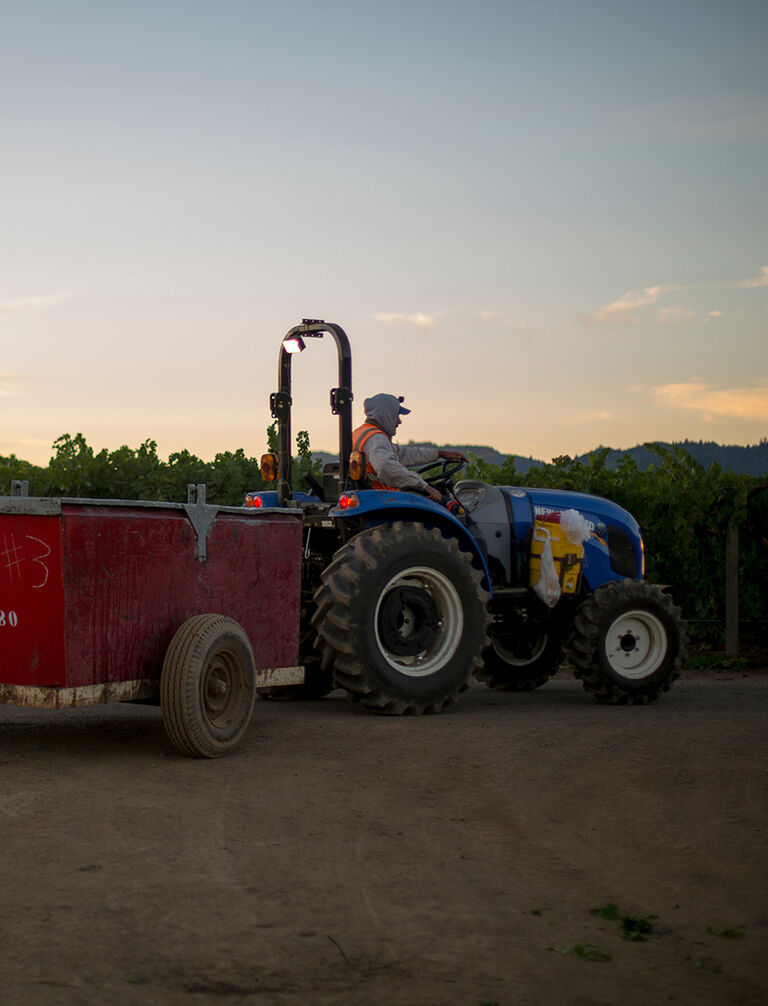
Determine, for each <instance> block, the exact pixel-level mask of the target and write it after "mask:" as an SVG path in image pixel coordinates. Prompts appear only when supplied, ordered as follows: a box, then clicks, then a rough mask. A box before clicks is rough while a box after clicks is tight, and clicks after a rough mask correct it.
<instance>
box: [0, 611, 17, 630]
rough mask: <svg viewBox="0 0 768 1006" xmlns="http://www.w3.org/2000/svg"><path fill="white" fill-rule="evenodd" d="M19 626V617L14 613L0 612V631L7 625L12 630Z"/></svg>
mask: <svg viewBox="0 0 768 1006" xmlns="http://www.w3.org/2000/svg"><path fill="white" fill-rule="evenodd" d="M18 624H19V616H18V615H17V614H16V612H15V611H8V612H5V611H0V629H2V628H3V627H4V626H6V625H9V626H10V627H11V628H12V629H15V628H16V626H17V625H18Z"/></svg>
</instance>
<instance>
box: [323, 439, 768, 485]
mask: <svg viewBox="0 0 768 1006" xmlns="http://www.w3.org/2000/svg"><path fill="white" fill-rule="evenodd" d="M408 443H409V445H410V446H414V447H434V446H435V445H434V444H431V443H426V442H416V441H413V440H410V441H409V442H408ZM443 446H444V447H445V448H446V449H447V450H450V451H461V452H462V453H463V454H467V455H470V454H474V455H475V457H478V458H480V459H481V461H486V462H487V463H488V464H491V465H495V466H496V467H499V466H500V465H502V464H503V463H504V462H505V461H506V460H507V458H508V457H509V455H508V454H502V453H501V452H500V451H497V450H496V449H495V448H493V447H486V446H484V445H478V444H445V445H443ZM661 446H662V447H666V448H668V449H669V448H671V447H682V448H683V450H685V451H687V452H688V453H689V454H690V455H691V457H692V458H694V459H695V460H696V461H698V462H699V464H702V465H704V467H705V468H709V466H710V465H711V464H713V463H715V462H716V463H717V464H718V465H720V467H721V468H722V469H723V471H729V472H736V473H738V474H744V475H752V476H754V477H755V478H759V477H760V476H764V475H768V439H764V440H761V441H760V443H759V444H754V445H753V446H751V447H739V446H737V445H734V446H725V445H722V444H716V443H713V442H712V441H704V440H698V441H697V440H683V441H680V442H677V443H672V444H668V443H663V444H661ZM603 449H604V448H601V447H597V448H595V450H603ZM312 453H313V456H314V457H315V458H320V459H321V460H322V462H323V464H325V462H326V461H337V460H338V455H337V454H328V453H326V452H325V451H313V452H312ZM590 453H593V452H590ZM627 455H628V456H629V457H631V458H633V459H634V462H635V464H636V465H637V467H638V468H639V469H640V470H641V471H645V470H646V469H647V468H649V467H650V466H651V465H659V464H660V462H661V459H660V458H659V456H658V454H654V453H653V452H652V451H650V450H649V449H648V448H647V447H644V446H643V445H642V444H638V445H637V446H636V447H630V448H628V449H627V450H625V451H619V450H614V449H613V448H610V449H609V452H608V455H607V458H606V465H607V467H608V468H610V469H611V470H613V469H615V467H616V465H617V463H618V462H619V460H620V459H621V458H623V457H625V456H627ZM513 457H514V459H515V469H516V471H518V472H519V473H520V474H521V475H525V473H526V472H527V471H528V470H529V469H530V468H533V467H535V466H538V465H543V464H544V463H545V462H544V461H540V460H537V459H536V458H531V457H522V456H521V455H519V454H515V455H513ZM588 458H589V454H582V455H580V456H579V457H578V458H576V460H577V461H586V460H587V459H588Z"/></svg>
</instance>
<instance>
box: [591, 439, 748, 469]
mask: <svg viewBox="0 0 768 1006" xmlns="http://www.w3.org/2000/svg"><path fill="white" fill-rule="evenodd" d="M661 446H662V447H666V448H671V447H682V448H683V450H684V451H687V453H688V454H690V455H691V457H692V458H693V459H694V460H695V461H698V462H699V464H701V465H703V466H704V467H705V468H709V466H710V465H712V464H714V463H717V464H718V465H720V467H721V468H722V469H723V471H725V472H736V473H737V474H741V475H752V476H754V477H755V478H759V477H760V476H763V475H766V474H768V440H762V441H761V442H760V443H759V444H755V445H754V446H752V447H739V446H737V445H733V446H725V445H722V444H716V443H713V442H712V441H705V440H683V441H680V442H679V443H672V444H665V443H663V444H661ZM598 450H599V448H598ZM626 455H629V457H631V458H633V459H634V462H635V464H636V465H637V467H638V468H639V469H640V470H641V471H645V470H646V469H647V468H649V467H650V466H651V465H658V464H659V463H660V461H661V459H660V458H659V456H658V454H654V453H653V452H652V451H650V450H649V449H648V448H647V447H644V446H642V445H640V444H638V445H637V447H630V448H629V449H628V450H626V451H616V450H613V449H611V450H610V451H609V453H608V456H607V457H606V465H607V467H608V468H610V469H614V468H615V467H616V465H617V463H618V461H619V460H620V459H621V458H623V457H624V456H626ZM588 457H589V455H588V454H583V455H582V456H581V457H579V458H578V459H577V460H579V461H586V460H587V458H588Z"/></svg>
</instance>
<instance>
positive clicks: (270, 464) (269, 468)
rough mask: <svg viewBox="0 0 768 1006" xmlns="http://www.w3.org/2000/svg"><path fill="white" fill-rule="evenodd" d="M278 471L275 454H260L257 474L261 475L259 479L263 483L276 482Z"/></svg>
mask: <svg viewBox="0 0 768 1006" xmlns="http://www.w3.org/2000/svg"><path fill="white" fill-rule="evenodd" d="M278 471H279V465H278V461H277V454H274V453H269V454H262V455H261V463H260V464H259V472H260V473H261V477H262V478H263V479H264V481H265V482H276V481H277V474H278Z"/></svg>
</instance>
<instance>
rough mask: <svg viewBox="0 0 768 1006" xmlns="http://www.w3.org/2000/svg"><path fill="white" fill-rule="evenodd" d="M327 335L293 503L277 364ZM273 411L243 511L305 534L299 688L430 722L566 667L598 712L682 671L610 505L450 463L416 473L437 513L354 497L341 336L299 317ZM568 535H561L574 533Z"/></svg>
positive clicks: (411, 496)
mask: <svg viewBox="0 0 768 1006" xmlns="http://www.w3.org/2000/svg"><path fill="white" fill-rule="evenodd" d="M326 334H329V335H331V336H332V338H333V339H334V341H335V343H336V346H337V350H338V356H339V386H338V387H336V388H333V389H332V390H331V395H330V400H331V411H332V412H333V414H334V415H337V416H338V418H339V461H338V463H333V464H329V465H326V466H325V468H324V471H323V476H322V481H321V480H320V479H315V478H313V477H312V476H309V477H308V478H307V486H306V492H304V491H301V492H298V491H295V490H293V489H292V487H291V404H292V399H291V359H292V357H293V355H294V354H295V353H296V352H300V351H301V350H303V349H304V348H305V346H306V341H307V340H309V339H314V338H321V337H323V336H324V335H326ZM278 369H279V387H278V391H277V392H276V393H275V394H273V395H272V396H271V400H270V405H271V411H272V415H273V417H274V418H275V419H276V420H277V429H278V450H277V452H275V453H272V454H267V455H264V457H263V458H262V475H263V477H264V478H265V479H266V480H267V481H268V482H274V483H275V484H276V488H275V489H274V490H268V491H265V492H257V493H249V494H248V495H247V497H246V500H245V505H246V506H251V507H288V508H291V509H299V510H300V511H301V513H302V521H303V525H304V558H303V587H302V589H303V604H302V627H301V632H302V640H301V657H302V661H303V663H304V666H305V674H306V680H305V683H304V685H303V686H294V687H291V688H282V689H274V690H273V691H272V693H271V695H272V697H290V698H311V697H319V696H321V695H324V694H326V693H327V692H328V691H330V690H331V689H332V688H334V687H340V688H343V689H345V690H346V691H347V693H348V696H349V697H350V698H351V699H353V700H356V701H359V702H360V703H361V704H362V705H363V706H364V707H366V708H367V709H369V710H372V711H375V712H381V713H389V714H394V715H399V714H404V713H416V714H418V713H425V712H436V711H438V710H440V709H442V708H443V707H444V706H446V705H449V704H450V703H452V702H454V701H456V699H457V698H458V697H459V695H460V694H461V692H462V691H463V690H464V689H465V688H466V687H467V685H468V684H469V682H470V680H471V678H472V676H473V675H474V677H476V678H477V679H479V680H482V681H484V682H486V683H487V684H488V686H489V687H490V688H494V689H500V690H505V691H527V690H530V689H532V688H536V687H538V686H539V685H542V684H544V683H545V682H546V681H547V680H548V679H549V678H550V677H551V676H552V675H553V674H555V673H556V672H557V670H558V669H559V668H560V667H561V666H570V667H571V668H572V669H573V671H574V672H575V674H576V676H577V677H578V678H580V679H581V681H582V683H583V685H584V687H585V688H586V689H587V690H588V691H590V692H592V693H593V694H594V695H595V697H596V698H597V699H598V700H599V701H601V702H607V703H626V704H634V703H646V702H650V701H652V700H654V699H656V698H657V697H658V695H659V694H660V693H661V692H663V691H666V690H667V689H669V687H670V685H671V683H672V682H673V681H674V679H675V678H676V677H677V676H678V675H679V673H680V667H681V661H682V659H683V656H684V648H685V632H684V627H683V623H682V622H681V619H680V612H679V609H678V608H676V607H675V605H674V604H673V601H672V598H671V597H670V595H669V594H668V593H666V592H665V591H664V589H663V588H661V587H658V586H655V585H652V584H649V583H647V582H646V581H645V579H644V550H643V539H642V535H641V533H640V527H639V525H638V523H637V521H636V520H635V519H634V518H633V517H632V516H631V515H630V514H629V513H627V511H626V510H624V509H622V508H621V507H619V506H617V505H616V504H615V503H612V502H610V501H609V500H606V499H603V498H601V497H597V496H589V495H585V494H582V493H575V492H565V491H558V490H553V489H532V488H521V487H520V488H519V487H513V486H494V485H490V484H488V483H485V482H481V481H477V480H468V479H464V480H459V481H456V478H457V476H458V475H459V472H460V470H461V466H462V463H461V462H456V461H443V460H440V461H436V462H434V463H432V464H430V465H426V466H424V467H422V468H421V469H420V472H421V474H422V477H423V478H424V479H425V480H426V481H427V482H428V483H429V484H430V485H432V486H434V487H435V488H436V489H438V491H439V492H440V493H441V494H442V497H443V504H442V505H441V504H437V503H434V502H432V501H431V500H430V499H428V498H427V497H425V496H423V495H421V494H419V493H417V492H404V491H378V490H373V489H369V488H367V487H366V479H365V459H364V457H360V456H359V455H355V454H353V452H352V397H353V396H352V372H351V371H352V366H351V352H350V346H349V340H348V338H347V336H346V334H345V332H344V330H343V329H342V328H341V327H340V326H339V325H335V324H331V323H326V322H323V321H315V320H305V321H304V322H303V323H302V324H301V325H297V326H296V327H295V328H292V329H291V330H290V331H289V332H288V333H287V335H286V336H285V338H284V339H283V342H282V344H281V347H280V356H279V368H278ZM574 529H575V533H574Z"/></svg>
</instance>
